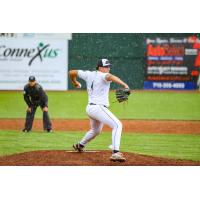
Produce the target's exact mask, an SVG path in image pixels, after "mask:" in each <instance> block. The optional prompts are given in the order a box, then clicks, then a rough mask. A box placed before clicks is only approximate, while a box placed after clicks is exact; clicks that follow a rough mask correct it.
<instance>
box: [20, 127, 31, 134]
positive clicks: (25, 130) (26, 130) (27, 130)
mask: <svg viewBox="0 0 200 200" xmlns="http://www.w3.org/2000/svg"><path fill="white" fill-rule="evenodd" d="M30 131H31V130H29V129H26V128H24V129H23V130H22V132H24V133H28V132H30Z"/></svg>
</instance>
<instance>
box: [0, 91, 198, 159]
mask: <svg viewBox="0 0 200 200" xmlns="http://www.w3.org/2000/svg"><path fill="white" fill-rule="evenodd" d="M48 96H49V111H50V116H51V118H55V119H59V118H60V119H63V118H66V119H67V118H68V119H85V118H87V115H86V113H85V107H86V105H87V94H86V91H78V92H70V91H68V92H48ZM114 101H115V96H114V92H113V91H112V92H111V93H110V102H111V106H110V110H111V111H113V112H114V113H115V114H116V116H118V117H119V118H120V119H155V120H162V119H166V120H200V109H199V108H200V94H199V93H196V92H187V93H185V92H178V93H177V92H151V91H136V92H135V94H132V95H131V96H130V99H129V102H128V104H127V105H123V104H118V103H112V102H114ZM25 110H26V105H25V103H24V101H23V95H22V92H0V118H24V117H25ZM41 117H42V114H41V111H40V109H38V111H37V113H36V118H41ZM0 130H1V127H0ZM83 134H84V133H80V132H70V133H69V132H56V133H53V134H45V133H43V132H32V133H31V134H23V133H21V132H17V131H0V156H3V155H10V154H15V153H20V152H28V151H34V150H69V149H71V146H72V144H73V143H74V142H77V141H78V140H79V139H80V138H81V137H82V136H83ZM110 144H111V133H108V134H107V133H103V134H102V135H101V136H99V137H97V139H96V140H95V141H93V142H91V143H90V144H89V145H88V148H89V149H92V150H93V149H98V150H106V149H107V150H108V148H107V147H108V145H110ZM199 145H200V136H199V135H176V134H170V135H168V134H138V133H137V134H136V133H126V134H123V137H122V144H121V150H122V151H125V152H134V153H140V154H145V155H152V156H161V157H169V158H175V159H187V160H200V148H199Z"/></svg>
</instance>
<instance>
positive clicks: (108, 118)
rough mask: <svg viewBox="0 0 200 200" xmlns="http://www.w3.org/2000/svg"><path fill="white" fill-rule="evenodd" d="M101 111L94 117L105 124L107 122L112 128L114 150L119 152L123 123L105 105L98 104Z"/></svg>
mask: <svg viewBox="0 0 200 200" xmlns="http://www.w3.org/2000/svg"><path fill="white" fill-rule="evenodd" d="M98 107H99V111H98V114H96V115H95V116H94V117H95V119H97V120H99V121H100V122H102V123H103V124H107V125H108V126H110V127H111V128H112V146H113V151H114V152H118V151H119V149H120V141H121V133H122V123H121V122H120V121H119V119H117V117H116V116H115V115H114V114H113V113H112V112H110V111H109V110H108V109H107V108H105V107H104V106H98Z"/></svg>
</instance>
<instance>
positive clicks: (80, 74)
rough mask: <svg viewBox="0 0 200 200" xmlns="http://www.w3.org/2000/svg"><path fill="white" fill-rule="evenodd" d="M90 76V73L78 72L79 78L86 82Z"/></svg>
mask: <svg viewBox="0 0 200 200" xmlns="http://www.w3.org/2000/svg"><path fill="white" fill-rule="evenodd" d="M87 76H88V72H87V71H83V70H78V77H79V78H81V79H83V80H84V81H86V79H87Z"/></svg>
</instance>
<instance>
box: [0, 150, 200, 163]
mask: <svg viewBox="0 0 200 200" xmlns="http://www.w3.org/2000/svg"><path fill="white" fill-rule="evenodd" d="M110 155H111V152H110V151H91V152H84V153H77V152H70V151H33V152H27V153H20V154H15V155H11V156H3V157H0V165H1V166H197V165H198V166H200V161H199V162H195V161H187V160H173V159H166V158H159V157H152V156H145V155H138V154H133V153H124V155H125V157H126V158H127V161H126V162H124V163H119V162H111V161H109V157H110Z"/></svg>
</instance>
